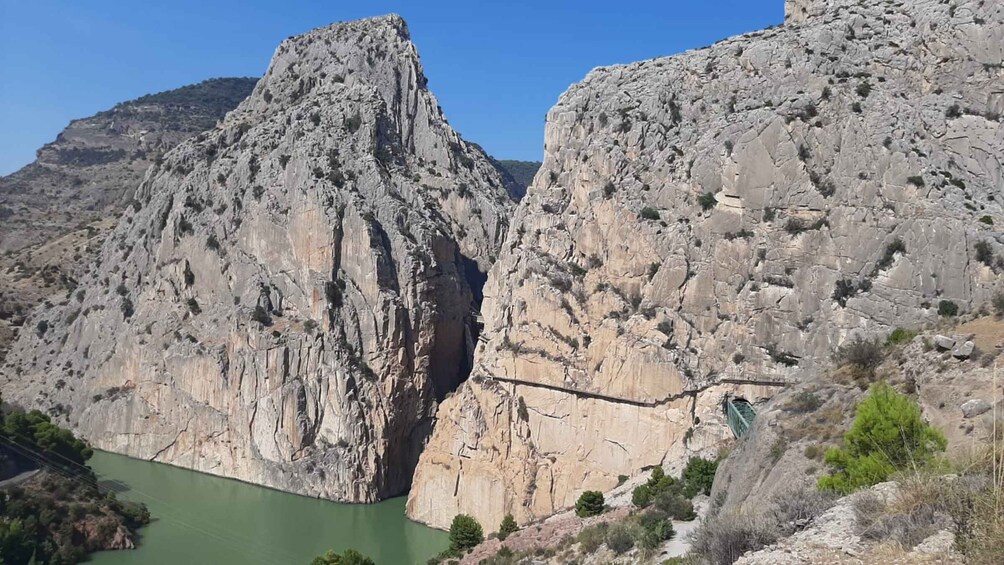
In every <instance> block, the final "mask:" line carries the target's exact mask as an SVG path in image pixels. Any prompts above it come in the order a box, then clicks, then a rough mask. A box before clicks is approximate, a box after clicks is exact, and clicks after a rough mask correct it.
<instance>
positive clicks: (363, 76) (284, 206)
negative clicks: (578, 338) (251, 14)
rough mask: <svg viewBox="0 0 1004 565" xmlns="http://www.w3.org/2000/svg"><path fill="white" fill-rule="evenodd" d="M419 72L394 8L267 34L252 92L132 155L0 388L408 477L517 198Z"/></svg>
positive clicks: (264, 478) (75, 412)
mask: <svg viewBox="0 0 1004 565" xmlns="http://www.w3.org/2000/svg"><path fill="white" fill-rule="evenodd" d="M425 82H426V81H425V77H424V76H423V74H422V68H421V65H420V63H419V59H418V55H417V52H416V50H415V47H414V45H412V43H411V42H410V40H409V38H408V32H407V28H406V26H405V24H404V22H403V21H402V20H401V19H400V18H399V17H396V16H388V17H382V18H375V19H370V20H363V21H359V22H351V23H345V24H338V25H334V26H331V27H328V28H322V29H318V30H315V31H312V32H310V33H307V34H305V35H302V36H299V37H296V38H292V39H290V40H287V41H286V42H284V43H283V44H282V45H280V46H279V48H278V50H277V51H276V53H275V56H274V58H273V60H272V63H271V65H270V67H269V69H268V72H267V73H266V74H265V76H264V77H263V78H262V79H261V81H260V82H259V83H258V85H257V86H256V88H255V90H254V92H253V94H252V95H251V96H250V97H249V98H248V99H247V100H246V101H245V102H243V103H242V104H241V105H240V106H239V107H238V108H237V109H236V110H235V111H233V112H231V113H230V114H228V116H227V118H226V119H225V120H224V121H223V123H221V124H220V125H219V126H217V127H216V128H215V129H213V130H211V131H208V132H206V133H204V134H200V135H199V136H197V137H195V138H194V139H192V140H190V141H188V142H185V143H183V144H181V145H180V146H179V147H177V148H176V149H175V150H174V151H172V152H170V153H169V154H168V155H167V156H166V157H165V159H164V161H163V163H162V164H160V165H159V166H155V167H153V168H152V169H151V170H150V171H149V172H148V174H147V177H146V179H145V180H144V181H143V183H142V185H141V186H140V187H139V189H138V190H137V192H136V201H137V204H136V206H135V207H130V208H129V209H128V210H127V211H126V213H125V215H124V216H123V218H122V220H120V222H119V225H118V226H117V228H116V229H115V231H114V233H113V234H112V235H111V236H110V237H109V238H108V240H107V241H106V243H105V245H104V248H103V249H102V255H101V261H100V266H99V267H98V268H97V269H95V271H94V272H92V273H91V274H90V275H89V276H88V277H87V279H86V280H85V281H84V283H83V284H82V285H81V287H80V289H79V290H78V291H77V292H75V293H74V294H73V295H72V296H71V297H69V299H67V300H66V301H65V302H63V303H62V304H59V305H57V306H56V307H54V308H52V309H50V310H45V311H40V312H38V313H36V315H35V316H34V317H33V318H32V319H30V320H29V322H28V324H29V327H31V328H33V331H32V332H25V334H22V336H21V337H20V339H19V340H18V342H17V343H16V344H15V346H14V348H13V350H12V351H11V353H10V355H9V357H8V362H9V366H8V367H7V369H6V371H5V372H6V376H7V379H8V383H7V385H5V387H4V393H5V399H7V398H9V399H10V400H14V401H18V402H21V403H23V404H26V405H30V406H35V407H40V408H42V409H44V410H48V411H49V412H50V413H54V414H57V415H59V417H60V418H61V419H62V420H64V421H66V422H69V423H70V424H71V425H72V426H73V427H74V428H75V429H76V430H77V431H78V432H80V433H81V434H82V435H83V436H84V437H86V438H87V439H88V440H90V441H91V442H93V444H94V445H95V446H97V447H100V448H103V449H108V450H112V451H116V452H120V453H124V454H127V455H131V456H135V457H142V458H147V459H153V460H157V461H162V462H166V463H171V464H175V465H180V466H184V467H190V468H193V469H196V470H200V471H205V472H210V473H214V474H219V475H224V476H229V477H235V478H238V479H243V480H246V481H251V482H255V483H260V484H264V485H268V486H271V487H275V488H280V489H284V490H289V491H294V492H299V493H303V494H308V495H316V496H324V497H328V498H333V499H339V500H347V501H356V502H369V501H374V500H377V499H379V498H382V497H386V496H389V495H393V494H398V493H400V492H402V491H403V490H404V489H405V488H407V485H408V484H409V482H410V479H411V474H412V470H413V468H414V466H415V463H416V461H417V458H418V453H419V450H420V449H421V448H422V446H423V444H424V442H425V440H426V437H427V435H428V433H429V431H430V427H431V420H432V415H433V412H434V410H435V408H436V404H437V399H438V398H442V397H443V396H445V395H446V394H447V393H448V392H449V391H451V390H453V389H454V388H455V387H456V386H457V385H458V384H459V382H460V381H461V380H462V379H463V378H464V377H465V376H466V373H467V370H468V369H469V359H470V355H471V354H472V353H473V335H472V333H471V326H472V325H471V318H472V314H471V308H472V301H473V299H474V289H472V283H471V282H470V281H471V279H472V278H476V277H477V276H479V274H480V272H481V271H484V270H487V268H488V266H489V265H490V264H491V263H492V262H493V261H494V260H495V253H496V252H497V250H498V248H499V246H500V244H501V240H502V237H503V235H504V233H505V231H506V228H507V218H508V216H509V215H510V213H511V210H512V208H513V206H514V203H513V202H512V201H511V200H510V198H509V197H508V194H507V193H506V190H505V188H504V187H503V185H502V182H501V180H500V178H499V176H498V174H497V172H496V171H495V169H494V168H493V167H492V165H491V164H490V163H489V162H488V159H487V158H486V157H485V156H484V154H483V153H481V152H480V151H479V150H478V149H476V148H475V147H474V146H472V145H470V144H467V143H465V142H464V141H463V140H461V139H460V137H459V136H458V135H457V134H456V133H455V132H454V131H453V130H452V129H451V128H450V127H449V126H448V125H447V124H446V122H445V119H444V118H443V116H442V114H441V112H440V110H439V107H438V105H437V103H436V100H435V98H434V97H433V96H432V95H431V94H430V93H429V92H428V91H427V90H426V88H425ZM478 290H479V289H478ZM8 390H11V391H12V393H11V394H8V392H7V391H8Z"/></svg>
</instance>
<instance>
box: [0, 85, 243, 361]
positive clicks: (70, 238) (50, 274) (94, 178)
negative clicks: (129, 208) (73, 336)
mask: <svg viewBox="0 0 1004 565" xmlns="http://www.w3.org/2000/svg"><path fill="white" fill-rule="evenodd" d="M256 83H257V79H254V78H217V79H210V80H206V81H203V82H200V83H198V84H193V85H189V86H184V87H181V88H178V89H176V90H169V91H166V92H160V93H157V94H149V95H146V96H143V97H140V98H137V99H136V100H131V101H129V102H123V103H121V104H117V105H116V106H115V107H114V108H112V109H110V110H105V111H103V112H99V113H97V114H95V115H94V116H91V117H89V118H83V119H79V120H73V121H72V122H70V124H69V125H68V126H67V127H66V129H65V130H63V131H62V132H61V133H60V134H59V135H58V136H57V137H56V139H55V140H54V141H53V142H52V143H48V144H46V145H45V146H43V147H42V148H41V149H39V150H38V158H37V160H36V161H35V162H34V163H31V164H30V165H27V166H26V167H24V168H22V169H21V170H19V171H17V172H14V173H12V174H10V175H8V176H6V177H0V360H2V359H3V357H4V354H5V350H6V345H7V344H8V343H9V342H10V340H11V339H12V338H13V335H14V334H15V333H16V329H17V328H18V327H19V326H20V325H21V323H22V322H23V320H24V317H25V316H26V315H27V313H28V312H29V311H30V310H31V308H33V307H34V306H35V305H36V304H38V303H39V302H41V301H42V300H45V299H46V298H47V297H49V296H51V295H52V294H54V293H58V292H65V291H67V290H68V289H72V288H73V286H74V282H73V281H74V280H75V279H76V278H78V276H79V268H80V266H81V265H88V264H90V263H91V262H92V261H93V259H94V258H95V253H96V251H97V250H98V249H99V248H100V247H101V241H103V239H104V234H105V233H106V231H107V230H108V229H110V228H111V227H113V226H114V225H115V218H116V217H117V216H118V215H119V214H120V213H121V211H122V209H123V208H124V207H125V206H126V205H127V204H128V203H129V201H130V200H131V199H132V194H133V192H134V191H135V189H136V187H137V186H139V184H140V182H141V181H142V180H143V175H144V173H145V172H146V169H147V168H148V167H149V166H150V164H151V163H154V162H156V161H157V160H158V159H160V158H161V156H162V155H163V154H164V153H166V152H167V151H168V150H170V149H172V148H173V147H174V146H176V145H177V144H178V143H180V142H181V141H183V140H185V139H187V138H189V137H191V136H193V135H195V134H197V133H199V132H202V131H204V130H207V129H209V128H212V127H213V126H214V125H216V122H217V121H219V120H220V119H221V118H222V117H223V116H224V115H226V113H227V112H229V111H230V110H232V109H234V108H235V107H237V104H239V103H240V102H241V100H243V99H245V98H247V96H248V95H249V94H250V93H251V90H252V89H253V88H254V85H255V84H256Z"/></svg>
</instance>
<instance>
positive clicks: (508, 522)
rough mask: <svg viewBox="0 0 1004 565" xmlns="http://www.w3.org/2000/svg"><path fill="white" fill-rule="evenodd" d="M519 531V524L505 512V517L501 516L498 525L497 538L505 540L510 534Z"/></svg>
mask: <svg viewBox="0 0 1004 565" xmlns="http://www.w3.org/2000/svg"><path fill="white" fill-rule="evenodd" d="M518 531H519V526H517V525H516V520H515V519H513V517H512V514H506V515H505V518H502V523H501V524H500V525H499V539H500V540H503V541H505V539H506V538H507V537H509V535H510V534H514V533H516V532H518Z"/></svg>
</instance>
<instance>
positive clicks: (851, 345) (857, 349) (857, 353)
mask: <svg viewBox="0 0 1004 565" xmlns="http://www.w3.org/2000/svg"><path fill="white" fill-rule="evenodd" d="M883 359H885V352H884V351H882V346H881V345H879V342H878V340H868V339H864V338H862V337H861V336H857V337H855V338H854V339H853V340H851V341H850V342H848V343H845V344H844V345H842V346H840V348H839V349H837V362H838V363H840V364H841V365H853V366H855V367H857V368H859V369H863V370H865V371H869V372H871V371H874V370H875V368H876V367H878V366H879V365H881V364H882V361H883Z"/></svg>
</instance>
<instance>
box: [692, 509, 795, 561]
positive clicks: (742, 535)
mask: <svg viewBox="0 0 1004 565" xmlns="http://www.w3.org/2000/svg"><path fill="white" fill-rule="evenodd" d="M780 534H781V531H780V528H779V526H778V524H777V521H776V520H775V519H774V518H773V517H772V516H753V515H750V514H729V513H727V514H719V515H717V516H714V517H710V518H707V519H705V520H704V521H703V522H701V525H700V526H698V528H697V529H696V530H695V531H694V533H693V538H692V540H691V552H693V553H694V554H695V555H697V556H698V557H700V558H702V559H703V560H705V561H707V562H708V563H711V564H712V565H732V564H733V563H735V561H736V560H737V559H739V558H740V557H741V556H742V555H743V554H744V553H746V552H748V551H756V550H758V549H760V548H763V547H766V546H768V545H770V544H772V543H774V542H776V541H777V540H778V538H779V537H780Z"/></svg>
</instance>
